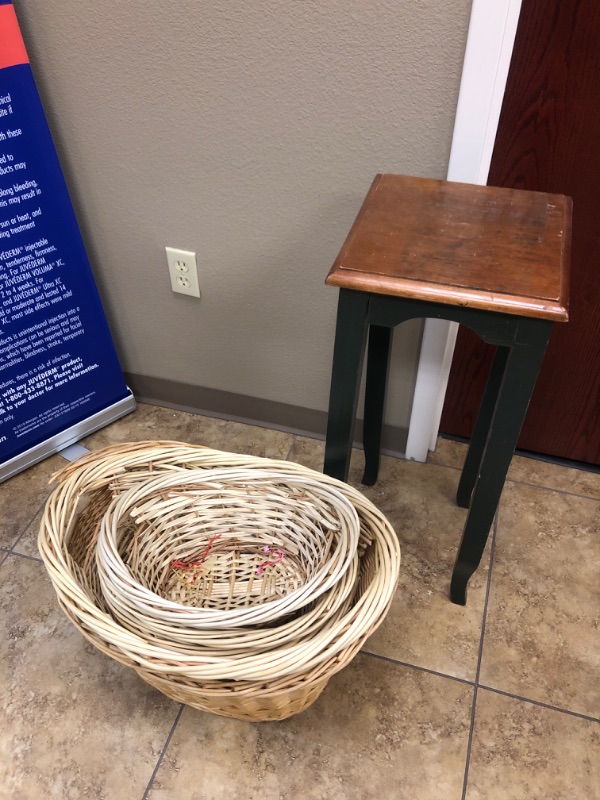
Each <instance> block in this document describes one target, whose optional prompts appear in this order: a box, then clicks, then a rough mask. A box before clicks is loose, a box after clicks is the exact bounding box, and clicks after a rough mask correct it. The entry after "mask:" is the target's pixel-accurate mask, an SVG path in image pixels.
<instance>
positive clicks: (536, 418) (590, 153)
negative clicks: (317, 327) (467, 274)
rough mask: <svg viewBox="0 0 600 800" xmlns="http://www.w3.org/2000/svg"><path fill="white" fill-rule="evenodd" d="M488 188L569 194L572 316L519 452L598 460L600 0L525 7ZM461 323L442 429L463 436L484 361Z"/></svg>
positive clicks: (532, 0) (556, 342) (542, 1)
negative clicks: (571, 207) (571, 210)
mask: <svg viewBox="0 0 600 800" xmlns="http://www.w3.org/2000/svg"><path fill="white" fill-rule="evenodd" d="M488 183H489V184H491V185H493V186H509V187H516V188H521V189H531V190H537V191H544V192H558V193H562V194H566V195H570V196H571V197H572V198H573V249H572V262H571V303H570V321H569V322H568V323H567V324H564V325H562V324H557V325H555V328H554V331H553V333H552V338H551V341H550V345H549V348H548V351H547V354H546V359H545V361H544V366H543V368H542V372H541V374H540V377H539V380H538V383H537V386H536V390H535V393H534V395H533V398H532V401H531V405H530V407H529V412H528V414H527V418H526V420H525V425H524V427H523V431H522V434H521V438H520V440H519V447H521V448H523V449H526V450H531V451H534V452H537V453H546V454H550V455H553V456H558V457H562V458H569V459H575V460H578V461H585V462H588V463H592V464H599V463H600V0H523V5H522V9H521V17H520V21H519V27H518V30H517V37H516V41H515V48H514V52H513V57H512V61H511V67H510V71H509V76H508V82H507V86H506V94H505V97H504V103H503V106H502V113H501V116H500V123H499V128H498V134H497V137H496V144H495V147H494V154H493V158H492V165H491V170H490V176H489V181H488ZM487 351H488V348H487V347H485V346H484V345H482V344H481V343H480V341H479V340H478V339H477V337H476V336H475V335H474V334H473V333H471V332H470V331H468V330H465V329H464V328H461V330H460V332H459V336H458V341H457V347H456V351H455V355H454V360H453V363H452V370H451V373H450V382H449V385H448V392H447V394H446V401H445V405H444V411H443V414H442V423H441V430H442V432H444V433H450V434H455V435H460V436H470V435H471V430H472V426H473V422H474V419H475V415H476V413H477V408H478V405H479V399H480V397H481V393H482V391H483V386H484V383H485V377H486V374H487V368H488V365H489V362H490V353H488V352H487Z"/></svg>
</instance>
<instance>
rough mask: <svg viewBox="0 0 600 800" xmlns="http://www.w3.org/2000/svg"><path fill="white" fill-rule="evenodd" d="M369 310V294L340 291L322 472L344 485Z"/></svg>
mask: <svg viewBox="0 0 600 800" xmlns="http://www.w3.org/2000/svg"><path fill="white" fill-rule="evenodd" d="M368 308H369V295H368V294H365V293H363V292H354V291H350V290H348V289H341V290H340V296H339V300H338V310H337V323H336V331H335V345H334V350H333V367H332V371H331V392H330V395H329V415H328V419H327V437H326V441H325V464H324V467H323V471H324V472H325V474H326V475H331V476H332V477H333V478H338V479H339V480H342V481H346V480H348V470H349V467H350V455H351V453H352V440H353V433H354V423H355V420H356V407H357V403H358V387H359V383H360V376H361V373H362V366H363V360H364V353H365V345H366V338H367V313H368Z"/></svg>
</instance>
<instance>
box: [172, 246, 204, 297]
mask: <svg viewBox="0 0 600 800" xmlns="http://www.w3.org/2000/svg"><path fill="white" fill-rule="evenodd" d="M165 250H166V251H167V264H168V265H169V275H170V276H171V289H173V291H174V292H179V294H189V295H190V296H191V297H200V286H199V285H198V269H197V267H196V253H193V252H191V251H190V250H176V249H175V248H174V247H165Z"/></svg>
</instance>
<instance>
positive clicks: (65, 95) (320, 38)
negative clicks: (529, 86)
mask: <svg viewBox="0 0 600 800" xmlns="http://www.w3.org/2000/svg"><path fill="white" fill-rule="evenodd" d="M15 6H16V9H17V13H18V16H19V19H20V21H21V26H22V29H23V33H24V36H25V39H26V44H27V46H28V49H29V52H30V56H31V61H32V66H33V68H34V71H35V75H36V77H37V80H38V84H39V88H40V92H41V94H42V98H43V100H44V103H45V106H46V111H47V114H48V118H49V122H50V125H51V128H52V130H53V133H54V135H55V139H56V143H57V147H58V150H59V153H60V155H61V159H62V162H63V167H64V170H65V174H66V176H67V180H68V182H69V185H70V187H71V190H72V194H73V200H74V203H75V206H76V209H77V212H78V216H79V219H80V222H81V225H82V229H83V233H84V237H85V239H86V241H87V243H88V246H89V252H90V256H91V259H92V262H93V266H94V272H95V275H96V279H97V282H98V285H99V288H100V291H101V293H102V296H103V300H104V303H105V307H106V311H107V315H108V318H109V322H110V324H111V328H112V331H113V335H114V337H115V340H116V343H117V347H118V350H119V353H120V357H121V361H122V364H123V367H124V368H125V369H126V370H127V371H129V372H133V373H138V374H142V375H148V376H155V377H160V378H166V379H170V380H173V381H181V382H185V383H188V384H194V385H199V386H205V387H211V388H216V389H222V390H226V391H229V392H236V393H241V394H245V395H252V396H254V397H259V398H265V399H269V400H276V401H280V402H283V403H292V404H295V405H300V406H305V407H308V408H312V409H325V408H326V404H327V396H328V390H329V372H330V367H331V353H332V345H333V332H334V321H335V304H336V295H337V293H336V291H335V290H334V289H331V288H327V287H325V286H324V285H323V281H324V278H325V275H326V273H327V270H328V268H329V266H330V264H331V262H332V261H333V259H334V257H335V255H336V253H337V251H338V249H339V247H340V245H341V243H342V241H343V239H344V237H345V234H346V232H347V230H348V228H349V226H350V224H351V222H352V220H353V218H354V216H355V214H356V212H357V210H358V208H359V206H360V202H361V199H362V197H363V196H364V193H365V192H366V190H367V188H368V186H369V184H370V182H371V180H372V178H373V176H374V175H375V173H377V172H379V171H384V172H398V173H409V174H414V175H423V176H429V177H444V176H445V171H446V166H447V161H448V155H449V149H450V141H451V134H452V126H453V122H454V113H455V106H456V99H457V93H458V86H459V81H460V72H461V67H462V60H463V54H464V46H465V41H466V32H467V27H468V14H469V8H470V0H380V1H379V2H371V3H367V2H364V0H322V1H321V2H316V1H315V0H247V2H243V3H240V2H234V0H213V1H212V2H192V0H179V2H177V3H174V2H167V0H160V2H159V0H145V1H144V2H130V3H126V2H122V0H119V2H117V0H103V2H99V3H98V2H94V3H92V2H82V0H43V2H42V1H41V0H15ZM165 245H171V246H174V247H181V248H184V249H190V250H196V251H197V253H198V260H199V274H200V286H201V289H202V293H203V297H202V300H200V301H197V300H194V299H192V298H187V297H182V296H179V295H175V294H173V293H172V292H171V289H170V284H169V279H168V274H167V269H166V261H165V254H164V246H165ZM399 330H402V329H399ZM419 337H420V323H415V324H413V325H412V326H406V330H405V331H403V336H396V343H395V352H394V366H393V377H392V392H393V394H394V395H395V396H396V397H397V400H396V403H395V409H394V410H393V412H392V413H391V415H390V421H391V422H393V423H394V424H399V425H405V424H407V423H408V419H409V414H410V397H411V391H412V386H413V384H414V375H415V370H416V360H417V352H418V346H419ZM403 388H404V389H408V391H404V392H403V391H402V389H403ZM400 395H402V398H401V397H400Z"/></svg>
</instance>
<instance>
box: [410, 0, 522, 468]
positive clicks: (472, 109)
mask: <svg viewBox="0 0 600 800" xmlns="http://www.w3.org/2000/svg"><path fill="white" fill-rule="evenodd" d="M520 11H521V0H494V1H493V2H491V3H490V0H473V6H472V9H471V19H470V22H469V33H468V37H467V47H466V51H465V61H464V66H463V73H462V79H461V84H460V92H459V97H458V105H457V110H456V120H455V123H454V133H453V137H452V149H451V151H450V162H449V164H448V174H447V179H448V180H449V181H459V182H461V183H475V184H485V183H487V178H488V173H489V169H490V163H491V160H492V152H493V149H494V142H495V140H496V132H497V130H498V120H499V118H500V109H501V107H502V99H503V97H504V90H505V88H506V79H507V76H508V68H509V66H510V59H511V56H512V51H513V46H514V41H515V35H516V32H517V24H518V21H519V13H520ZM457 332H458V324H457V323H455V322H447V321H445V320H439V319H427V320H426V321H425V326H424V329H423V340H422V343H421V354H420V358H419V366H418V370H417V381H416V385H415V394H414V398H413V406H412V412H411V417H410V425H409V429H408V441H407V444H406V458H411V459H414V460H415V461H425V460H426V458H427V453H428V451H429V450H435V445H436V440H437V434H438V430H439V426H440V418H441V416H442V407H443V405H444V397H445V395H446V387H447V385H448V375H449V373H450V365H451V363H452V354H453V352H454V343H455V341H456V334H457Z"/></svg>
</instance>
